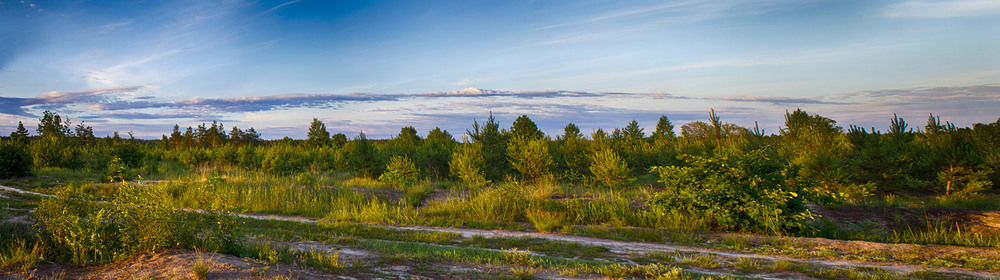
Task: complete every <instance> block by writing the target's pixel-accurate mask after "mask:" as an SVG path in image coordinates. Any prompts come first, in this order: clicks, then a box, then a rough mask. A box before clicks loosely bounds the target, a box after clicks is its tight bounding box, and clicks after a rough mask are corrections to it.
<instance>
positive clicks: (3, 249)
mask: <svg viewBox="0 0 1000 280" xmlns="http://www.w3.org/2000/svg"><path fill="white" fill-rule="evenodd" d="M3 241H5V242H4V243H6V245H5V246H0V269H5V268H14V269H16V270H26V269H28V268H31V267H33V266H35V264H38V262H39V260H41V259H42V253H43V252H44V249H43V248H44V247H43V245H42V244H40V243H37V242H31V245H29V244H28V243H29V242H28V241H26V240H24V239H15V240H3Z"/></svg>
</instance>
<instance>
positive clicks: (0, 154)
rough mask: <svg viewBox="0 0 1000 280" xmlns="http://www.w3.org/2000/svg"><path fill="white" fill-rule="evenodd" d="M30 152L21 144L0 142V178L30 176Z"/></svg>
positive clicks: (31, 164) (31, 162) (31, 163)
mask: <svg viewBox="0 0 1000 280" xmlns="http://www.w3.org/2000/svg"><path fill="white" fill-rule="evenodd" d="M33 165H34V163H33V161H32V158H31V154H30V153H28V151H27V150H26V149H25V148H24V147H23V146H21V145H15V144H10V143H4V144H0V179H10V178H15V177H25V176H31V167H32V166H33Z"/></svg>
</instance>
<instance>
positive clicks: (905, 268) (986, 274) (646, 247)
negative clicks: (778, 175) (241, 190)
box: [0, 186, 1000, 278]
mask: <svg viewBox="0 0 1000 280" xmlns="http://www.w3.org/2000/svg"><path fill="white" fill-rule="evenodd" d="M0 190H4V191H11V192H17V193H21V194H32V195H39V196H46V197H52V195H47V194H41V193H36V192H31V191H25V190H21V189H17V188H11V187H6V186H0ZM188 211H199V210H188ZM233 215H235V216H238V217H243V218H250V219H258V220H281V221H294V222H300V223H318V222H319V220H316V219H311V218H306V217H298V216H283V215H270V214H257V213H242V214H233ZM369 226H373V227H380V228H386V229H396V230H415V231H430V232H448V233H455V234H459V235H461V236H462V237H467V238H469V237H473V236H482V237H486V238H539V239H545V240H551V241H558V242H576V243H579V244H581V245H589V246H601V247H605V248H608V250H610V251H611V252H614V253H619V254H634V253H640V254H646V253H655V252H667V253H670V252H684V253H699V254H710V255H715V256H719V257H722V258H727V259H738V258H751V259H763V260H769V261H782V260H785V261H792V262H798V263H805V264H810V265H817V266H828V267H838V268H846V269H849V268H855V267H869V268H878V269H883V270H888V271H895V272H897V273H900V274H908V273H913V272H918V271H933V272H941V273H953V274H961V275H968V276H973V277H980V278H997V277H1000V272H998V271H980V270H971V269H964V268H944V267H930V266H920V265H911V264H900V263H890V262H867V261H849V260H817V259H801V258H792V257H785V256H773V255H761V254H751V253H734V252H724V251H717V250H712V249H705V248H698V247H691V246H682V245H672V244H663V243H649V242H632V241H618V240H610V239H601V238H593V237H583V236H574V235H564V234H553V233H539V232H523V231H508V230H482V229H466V228H448V227H429V226H393V225H377V224H370V225H369ZM839 242H862V241H839Z"/></svg>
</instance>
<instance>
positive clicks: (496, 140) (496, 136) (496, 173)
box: [466, 112, 511, 181]
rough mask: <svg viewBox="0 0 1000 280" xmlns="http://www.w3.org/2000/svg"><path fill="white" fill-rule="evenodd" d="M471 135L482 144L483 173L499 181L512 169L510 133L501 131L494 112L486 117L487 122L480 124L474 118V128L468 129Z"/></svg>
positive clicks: (467, 131)
mask: <svg viewBox="0 0 1000 280" xmlns="http://www.w3.org/2000/svg"><path fill="white" fill-rule="evenodd" d="M466 133H468V134H469V137H470V138H472V140H474V141H475V142H476V143H481V144H482V149H483V151H482V154H483V157H484V159H485V163H486V168H485V170H483V173H484V174H485V176H486V179H489V180H491V181H499V180H500V179H503V177H504V175H506V174H507V173H508V171H509V170H510V169H511V167H510V163H509V162H508V161H507V140H508V139H509V135H508V134H507V133H503V132H501V131H500V124H499V123H497V121H496V119H495V118H493V113H492V112H491V113H490V117H489V118H488V119H486V124H484V125H483V126H479V122H477V121H476V120H473V122H472V130H471V131H469V130H466Z"/></svg>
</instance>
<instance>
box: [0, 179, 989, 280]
mask: <svg viewBox="0 0 1000 280" xmlns="http://www.w3.org/2000/svg"><path fill="white" fill-rule="evenodd" d="M0 189H2V190H3V191H4V192H6V195H5V197H7V199H10V198H12V197H22V198H30V197H44V196H48V195H47V194H41V193H35V192H31V191H25V190H21V189H17V188H11V187H4V186H0ZM25 200H28V199H25ZM188 211H190V210H188ZM232 215H234V216H238V217H241V218H243V219H244V221H243V223H244V224H245V228H244V230H246V231H247V232H248V236H246V237H245V239H244V240H245V242H246V243H247V244H265V245H266V246H273V247H274V248H282V249H284V250H288V251H298V252H310V251H312V252H323V253H325V254H334V255H336V256H337V259H338V261H339V262H342V263H344V267H354V268H355V269H348V270H344V269H341V270H339V271H336V272H335V273H334V272H331V271H329V270H318V271H315V270H310V269H308V268H300V267H298V266H294V265H292V266H289V265H286V266H285V267H286V268H285V270H279V269H277V268H278V267H281V262H280V261H278V262H273V261H274V260H275V259H272V260H271V261H272V262H268V261H267V257H263V258H259V259H263V260H259V259H258V260H252V259H253V257H251V259H246V258H243V259H240V258H238V257H233V256H230V255H225V254H218V257H217V261H216V263H215V264H213V265H212V266H210V267H212V269H210V270H211V271H214V272H213V273H214V274H212V275H213V276H216V277H218V278H219V279H240V278H246V277H251V278H260V279H270V278H273V277H276V276H280V277H286V276H287V277H291V278H296V279H321V278H325V277H331V276H332V275H343V276H349V277H355V278H358V277H360V278H358V279H364V278H370V277H376V275H378V277H390V276H391V277H399V278H407V277H420V278H433V279H448V278H449V277H455V276H456V275H455V274H454V273H458V272H456V271H462V272H461V273H458V274H457V275H460V276H459V278H468V277H471V278H479V277H482V278H494V277H501V276H502V274H503V273H501V274H497V275H493V274H491V273H495V272H498V271H506V272H511V271H515V270H520V273H524V274H530V275H531V276H532V277H536V278H565V279H586V278H593V277H597V278H603V277H612V276H615V275H622V276H627V275H632V276H633V277H634V276H643V277H649V276H652V275H646V274H644V273H650V272H652V273H656V272H663V271H664V268H660V267H659V266H664V265H666V266H669V267H673V268H678V269H680V271H683V272H684V274H679V275H688V276H695V277H696V278H697V277H702V276H705V277H712V276H714V277H750V278H780V279H814V278H842V277H848V278H855V277H862V276H864V277H877V278H898V279H910V278H926V277H932V278H934V277H944V278H955V277H958V278H983V279H991V278H996V277H998V276H1000V274H998V273H997V272H996V270H995V269H982V268H980V269H976V268H974V266H972V265H968V264H958V263H955V262H949V261H947V260H948V259H949V258H951V259H958V258H967V259H970V258H971V259H982V260H997V259H1000V256H998V254H1000V253H998V250H996V249H995V248H975V247H959V246H942V245H911V244H888V243H873V242H866V241H842V240H829V239H824V238H803V237H774V236H765V235H753V234H738V233H713V232H693V233H690V234H692V235H696V236H697V237H694V238H692V239H691V240H697V241H694V242H691V241H687V242H670V241H667V242H638V241H625V240H620V239H622V238H618V240H616V239H607V238H597V237H588V236H581V235H578V234H575V233H577V232H587V229H580V230H579V231H574V234H562V233H541V232H537V231H510V230H502V229H492V230H485V229H472V228H455V227H430V226H415V225H411V226H407V225H389V224H367V223H355V222H333V221H328V220H325V219H315V218H309V217H304V216H289V215H275V214H262V213H239V214H232ZM15 218H16V217H15ZM330 228H334V229H336V230H334V232H335V233H330V232H329V229H330ZM591 228H592V229H591V230H593V229H594V228H597V229H599V228H601V227H600V226H597V227H591ZM345 230H346V232H351V231H353V232H355V233H356V234H349V233H345ZM605 230H607V229H605ZM337 231H340V232H337ZM358 232H360V234H357V233H358ZM386 232H389V233H391V234H379V233H386ZM390 235H396V236H397V237H395V238H388V239H386V237H385V236H390ZM546 247H547V248H548V249H544V248H546ZM414 248H416V249H414ZM539 248H543V249H539ZM551 248H560V249H551ZM564 248H576V249H571V250H561V249H564ZM414 250H415V251H414ZM449 250H452V251H449ZM560 251H570V254H569V255H566V254H565V253H560ZM574 251H579V252H584V251H586V252H588V253H578V254H573V252H574ZM435 252H443V253H435ZM455 252H461V253H455ZM887 252H889V253H887ZM204 254H206V253H199V252H190V251H183V250H174V251H161V252H157V253H154V254H152V255H144V256H142V257H136V258H129V259H125V260H122V261H119V262H116V263H114V264H111V265H107V266H99V267H100V268H96V267H88V268H80V269H78V268H73V267H61V266H58V265H56V266H52V265H48V266H42V267H39V268H37V269H38V271H36V272H34V273H35V274H34V275H33V276H36V277H40V275H49V274H55V275H57V276H58V275H63V276H66V277H68V278H82V277H84V276H86V277H95V278H107V279H113V278H118V277H119V276H121V275H134V274H131V273H139V272H129V271H130V270H129V269H138V271H141V273H146V274H140V275H146V276H149V277H188V276H182V275H185V274H184V271H185V270H190V269H191V267H192V266H193V263H194V262H195V261H197V260H198V259H199V258H204ZM407 254H417V255H418V256H419V255H420V254H430V255H431V256H420V257H415V256H412V255H411V256H408V257H402V256H401V255H407ZM435 254H440V255H435ZM483 254H486V255H487V256H486V257H483V256H479V255H483ZM490 254H496V256H493V258H492V259H491V257H489V256H488V255H490ZM456 255H457V256H456ZM550 255H561V256H550ZM195 256H198V257H195ZM942 256H943V257H942ZM422 258H432V259H434V261H430V260H424V261H420V260H421V259H422ZM533 258H537V260H536V259H533ZM439 260H444V263H445V264H447V263H451V265H450V268H448V269H445V268H444V267H442V263H438V261H439ZM218 263H226V264H227V265H218ZM650 265H653V266H654V267H653V268H650V267H649V266H650ZM995 265H997V264H992V265H991V266H995ZM271 266H274V267H275V268H267V267H271ZM608 266H611V267H616V269H608V268H607V267H608ZM143 267H145V268H146V269H142V268H143ZM152 267H158V268H157V269H150V268H152ZM169 267H172V268H169ZM602 267H604V268H603V270H602V269H601V268H602ZM626 267H631V268H626ZM168 268H169V269H168ZM415 269H416V270H418V271H416V272H414V270H415ZM276 271H284V272H282V273H287V274H282V273H278V274H275V272H276ZM411 272H412V273H411ZM23 273H26V272H22V273H21V274H10V275H8V276H10V277H14V278H17V277H24V276H29V275H27V274H23ZM60 273H64V274H60ZM123 273H129V274H123ZM565 274H568V275H572V276H573V277H568V276H567V275H565ZM352 275H353V276H352ZM490 275H493V276H490ZM865 275H867V276H865ZM934 275H937V276H934ZM11 279H13V278H11ZM212 279H216V278H215V277H213V278H212Z"/></svg>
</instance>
